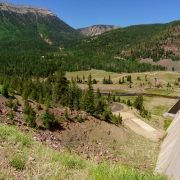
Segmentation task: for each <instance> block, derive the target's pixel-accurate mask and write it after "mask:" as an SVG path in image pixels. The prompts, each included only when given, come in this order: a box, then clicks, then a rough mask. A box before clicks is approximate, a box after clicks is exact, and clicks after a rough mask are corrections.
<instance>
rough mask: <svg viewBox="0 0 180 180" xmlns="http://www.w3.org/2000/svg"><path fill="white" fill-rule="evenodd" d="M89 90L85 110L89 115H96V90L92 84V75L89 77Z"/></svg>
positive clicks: (86, 92)
mask: <svg viewBox="0 0 180 180" xmlns="http://www.w3.org/2000/svg"><path fill="white" fill-rule="evenodd" d="M87 85H88V89H87V90H86V91H85V99H84V108H85V111H86V112H88V113H91V114H93V113H94V110H95V109H94V90H93V87H92V82H91V74H90V75H89V77H88V82H87Z"/></svg>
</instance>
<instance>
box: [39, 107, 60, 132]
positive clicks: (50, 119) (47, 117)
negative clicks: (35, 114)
mask: <svg viewBox="0 0 180 180" xmlns="http://www.w3.org/2000/svg"><path fill="white" fill-rule="evenodd" d="M41 119H42V122H43V125H44V126H45V128H47V129H51V128H55V127H57V126H58V121H57V119H56V118H55V116H54V114H53V113H50V112H49V109H48V108H47V109H46V111H45V113H44V114H42V116H41Z"/></svg>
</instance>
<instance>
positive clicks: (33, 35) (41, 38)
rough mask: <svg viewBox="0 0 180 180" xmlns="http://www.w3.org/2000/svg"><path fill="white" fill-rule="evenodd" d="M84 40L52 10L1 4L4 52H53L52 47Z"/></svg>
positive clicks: (0, 40) (0, 46)
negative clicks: (68, 41)
mask: <svg viewBox="0 0 180 180" xmlns="http://www.w3.org/2000/svg"><path fill="white" fill-rule="evenodd" d="M80 37H82V34H80V33H79V32H78V31H77V30H75V29H73V28H72V27H70V26H69V25H67V24H66V23H65V22H63V21H62V20H61V19H59V18H58V17H57V16H56V15H55V14H53V13H52V12H51V11H50V10H48V9H45V8H39V7H32V6H15V5H13V4H9V3H5V2H1V3H0V49H1V50H2V49H3V51H6V50H7V52H8V51H9V50H11V51H16V50H18V51H23V50H24V51H27V50H30V49H34V48H36V49H37V51H38V50H40V51H44V50H45V51H47V50H49V49H53V47H52V46H50V45H60V44H62V43H63V42H65V41H67V40H71V39H75V38H80Z"/></svg>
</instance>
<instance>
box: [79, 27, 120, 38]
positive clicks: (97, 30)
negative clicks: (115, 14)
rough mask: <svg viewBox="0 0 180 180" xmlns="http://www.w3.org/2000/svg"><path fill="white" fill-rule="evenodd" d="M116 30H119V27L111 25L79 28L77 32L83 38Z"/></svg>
mask: <svg viewBox="0 0 180 180" xmlns="http://www.w3.org/2000/svg"><path fill="white" fill-rule="evenodd" d="M117 28H120V27H119V26H113V25H95V26H90V27H86V28H79V29H77V30H78V31H79V32H80V33H82V34H83V35H85V36H95V35H99V34H102V33H104V32H106V31H111V30H113V29H117Z"/></svg>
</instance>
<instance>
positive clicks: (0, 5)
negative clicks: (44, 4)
mask: <svg viewBox="0 0 180 180" xmlns="http://www.w3.org/2000/svg"><path fill="white" fill-rule="evenodd" d="M0 10H4V11H12V12H16V13H20V14H26V13H38V14H40V15H42V16H46V15H50V16H56V15H55V14H53V13H52V12H51V11H50V10H49V9H46V8H40V7H36V6H19V5H13V4H10V3H7V2H0Z"/></svg>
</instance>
